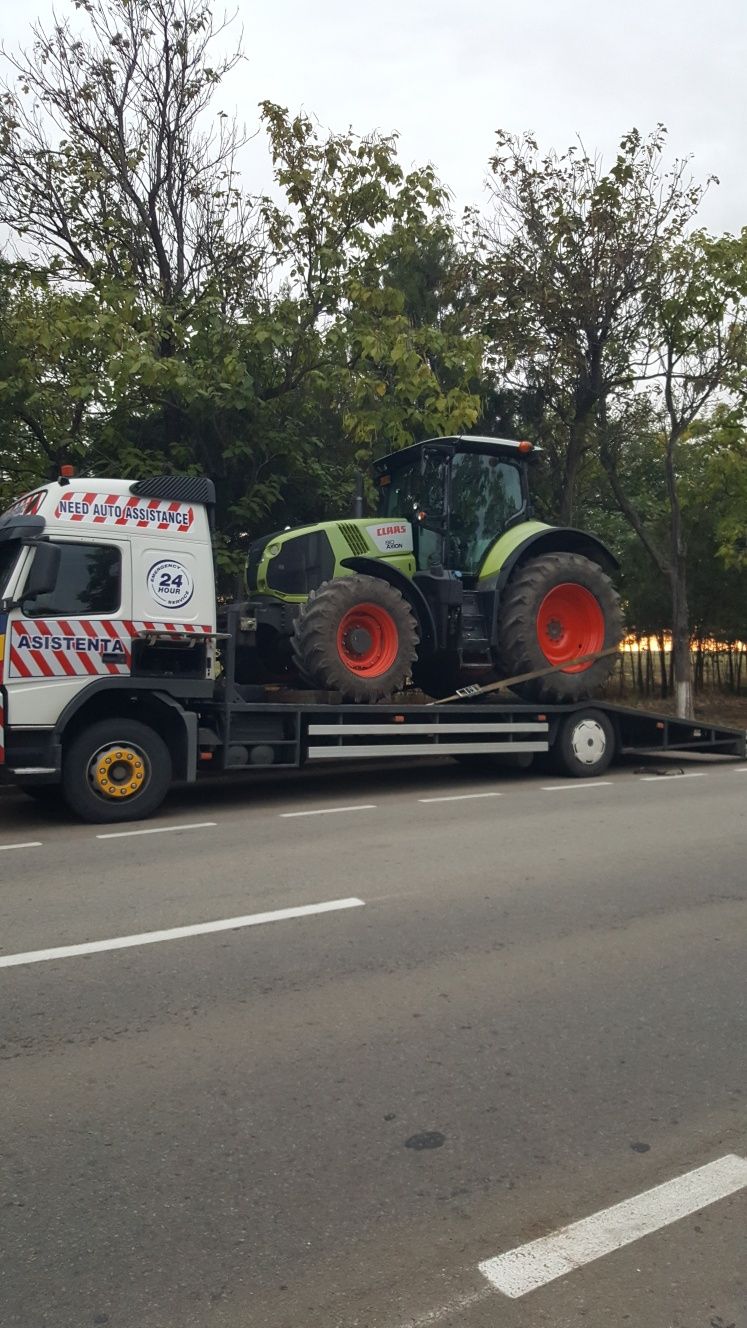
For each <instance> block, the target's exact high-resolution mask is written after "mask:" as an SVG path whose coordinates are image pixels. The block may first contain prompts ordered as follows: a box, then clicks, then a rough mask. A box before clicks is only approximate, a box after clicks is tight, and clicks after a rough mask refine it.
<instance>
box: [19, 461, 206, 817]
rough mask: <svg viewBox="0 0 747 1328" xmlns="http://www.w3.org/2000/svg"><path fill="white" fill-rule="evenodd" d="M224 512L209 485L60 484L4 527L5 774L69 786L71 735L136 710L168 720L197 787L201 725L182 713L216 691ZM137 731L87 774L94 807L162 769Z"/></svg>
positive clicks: (175, 755) (172, 480)
mask: <svg viewBox="0 0 747 1328" xmlns="http://www.w3.org/2000/svg"><path fill="white" fill-rule="evenodd" d="M213 501H214V490H213V485H212V483H211V481H209V480H206V479H203V478H190V477H187V476H163V477H157V478H155V479H151V480H141V481H138V482H135V483H133V482H130V481H127V480H121V479H118V480H112V479H88V478H86V479H76V478H69V477H67V476H65V475H64V474H63V475H62V476H61V477H60V479H59V480H56V481H54V482H50V483H49V484H47V485H45V486H44V487H42V488H39V489H36V490H34V492H32V493H29V494H25V495H24V496H23V497H21V498H19V499H18V500H17V501H16V502H15V503H13V505H12V506H11V507H10V508H9V510H8V511H7V512H5V513H4V514H3V516H2V517H0V685H1V688H0V763H4V764H5V765H6V767H7V768H8V771H9V773H12V775H13V777H14V779H15V780H16V782H18V783H21V784H22V785H24V786H27V787H28V788H29V790H32V789H33V788H35V787H38V788H41V787H43V786H44V783H45V781H54V782H58V781H59V779H60V775H61V755H62V737H63V733H65V732H67V733H68V738H69V737H70V734H71V732H72V731H73V729H77V730H83V729H86V728H88V727H90V726H91V725H93V724H95V723H97V722H101V721H102V720H103V719H104V718H105V717H106V716H107V715H110V714H111V713H112V712H113V711H119V712H120V713H121V714H122V715H123V717H124V716H130V717H131V719H132V720H134V719H135V711H136V710H137V719H138V721H139V722H142V721H143V720H144V718H147V717H150V718H151V719H153V717H154V715H155V714H156V712H160V713H159V721H161V720H163V717H164V715H165V716H166V717H167V718H166V730H167V732H166V738H167V745H169V746H170V747H171V748H172V749H173V750H172V754H171V758H170V759H171V761H172V764H174V760H175V763H176V765H177V768H178V767H179V765H182V766H184V772H183V773H184V774H185V776H188V773H189V772H188V771H187V768H186V767H187V761H186V759H182V758H185V757H186V749H187V747H188V746H189V739H190V733H189V730H194V727H195V724H196V716H194V715H187V716H186V717H185V719H184V720H183V719H182V718H181V717H180V716H179V715H178V711H179V709H180V707H175V706H174V704H173V702H174V698H178V697H180V696H186V695H189V696H190V697H195V696H197V697H198V698H199V695H200V692H201V691H204V693H205V694H206V695H208V694H210V693H211V692H212V689H213V675H214V664H215V649H214V646H215V634H216V604H215V579H214V571H213V557H212V546H211V532H210V512H211V508H212V504H213ZM177 719H178V723H177V722H176V721H177ZM71 726H73V728H71ZM126 727H127V726H126V725H124V727H123V728H122V733H121V734H120V739H119V740H117V739H116V737H115V738H114V740H113V741H112V742H110V743H109V744H108V747H107V750H106V751H105V753H104V755H103V756H101V759H99V756H100V753H99V752H98V750H97V751H96V752H95V753H93V754H92V756H91V761H90V762H89V766H90V768H89V770H88V774H87V779H88V783H89V784H90V785H91V787H92V790H93V796H100V791H101V786H103V785H104V784H105V785H106V788H107V793H108V794H109V796H110V797H111V798H115V794H116V799H115V800H117V801H120V802H122V804H124V803H125V802H126V800H127V798H128V796H129V795H130V794H134V793H136V792H138V790H140V789H141V788H142V786H143V784H144V783H145V782H147V780H148V779H149V778H150V772H149V769H148V767H149V765H150V764H151V763H150V762H149V760H148V754H147V753H146V752H144V751H141V750H140V749H139V748H138V744H137V742H135V741H134V740H130V741H129V742H126V741H125V740H124V739H125V737H126V733H125V729H126ZM158 727H159V729H160V730H161V732H163V731H164V730H163V723H161V722H159V726H158ZM182 730H187V731H184V732H182ZM192 737H193V738H194V733H193V734H192ZM120 748H122V749H123V750H124V749H125V748H126V752H125V757H124V758H122V759H120V760H119V761H118V760H117V759H115V757H113V756H112V752H113V751H114V749H116V750H119V749H120ZM110 749H111V750H110ZM180 753H181V756H180ZM94 758H95V759H94ZM125 758H126V759H125ZM97 760H98V765H97V764H96V761H97ZM192 764H193V763H192ZM100 767H101V768H103V769H104V772H105V773H103V774H98V773H97V771H98V770H99V768H100ZM112 773H113V776H114V778H112ZM97 781H98V783H97ZM133 784H134V786H135V787H134V788H133V787H132V785H133ZM84 791H85V790H84ZM123 809H124V808H123Z"/></svg>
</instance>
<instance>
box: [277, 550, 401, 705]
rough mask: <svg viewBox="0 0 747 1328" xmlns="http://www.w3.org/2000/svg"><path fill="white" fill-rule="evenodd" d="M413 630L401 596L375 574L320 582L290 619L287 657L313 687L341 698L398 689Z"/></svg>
mask: <svg viewBox="0 0 747 1328" xmlns="http://www.w3.org/2000/svg"><path fill="white" fill-rule="evenodd" d="M417 645H418V629H417V624H416V622H415V616H414V614H413V612H412V609H411V608H410V605H409V604H408V603H407V600H406V599H405V598H404V596H403V595H402V594H401V593H400V592H399V590H397V589H396V588H395V587H394V586H391V585H390V584H389V582H388V581H379V580H378V578H377V577H375V576H346V577H338V578H336V579H335V580H334V581H325V582H324V583H323V584H322V585H321V586H320V587H319V589H318V590H316V591H312V593H311V595H310V596H309V599H308V602H307V603H306V604H305V605H304V607H303V608H302V610H301V612H300V614H299V615H298V618H297V619H296V623H295V628H294V632H293V658H294V659H295V662H296V665H297V667H298V669H299V670H300V672H301V673H302V674H303V676H304V677H305V678H307V679H308V681H309V682H310V683H312V685H314V686H315V687H321V688H324V689H325V690H329V691H335V692H341V693H342V697H343V700H345V701H378V700H380V699H381V698H382V697H386V696H391V695H392V693H393V692H396V691H399V689H400V688H401V687H403V686H404V685H405V683H406V681H407V679H408V678H409V676H410V673H411V671H412V666H413V663H414V661H415V657H416V654H417Z"/></svg>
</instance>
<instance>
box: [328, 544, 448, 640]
mask: <svg viewBox="0 0 747 1328" xmlns="http://www.w3.org/2000/svg"><path fill="white" fill-rule="evenodd" d="M340 566H341V567H348V568H349V569H350V571H351V572H361V573H363V574H364V575H365V576H377V577H378V578H379V580H380V581H388V582H389V584H390V586H394V588H395V589H396V590H399V592H400V594H402V595H403V596H404V598H405V599H406V600H407V602H408V604H409V605H410V608H411V609H412V611H413V613H414V614H415V617H416V619H417V623H418V627H419V628H420V642H421V645H423V646H425V648H426V650H427V651H428V652H429V653H430V652H431V651H433V650H435V649H436V625H435V623H434V621H433V614H432V613H431V608H430V605H429V603H428V601H427V599H426V598H425V595H424V594H423V592H422V590H420V589H419V587H418V586H416V585H415V583H414V582H413V581H410V580H409V578H408V577H406V576H405V574H404V572H400V570H399V568H398V567H392V566H390V564H389V563H387V562H385V561H384V560H383V559H382V560H379V559H377V558H343V559H342V560H341V563H340Z"/></svg>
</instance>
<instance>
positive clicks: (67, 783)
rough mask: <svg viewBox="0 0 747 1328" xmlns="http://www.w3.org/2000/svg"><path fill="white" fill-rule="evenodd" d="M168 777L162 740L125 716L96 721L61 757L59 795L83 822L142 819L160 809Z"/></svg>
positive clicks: (167, 756)
mask: <svg viewBox="0 0 747 1328" xmlns="http://www.w3.org/2000/svg"><path fill="white" fill-rule="evenodd" d="M118 757H119V759H118ZM138 762H139V763H140V764H139V766H138ZM128 770H129V772H130V777H129V778H128V777H125V774H126V772H127V771H128ZM104 772H106V773H104ZM122 772H125V773H124V774H123V773H122ZM171 777H172V766H171V756H170V753H169V749H168V747H167V746H166V743H165V742H164V740H163V738H162V737H161V736H160V735H159V734H158V733H156V731H155V729H152V728H150V727H149V726H148V725H147V724H141V723H140V721H139V720H137V719H130V718H128V717H126V716H123V717H122V718H121V719H118V718H117V717H116V716H114V717H112V718H111V719H101V720H99V721H98V722H97V723H96V724H91V725H90V726H89V727H88V728H86V729H83V730H82V731H81V732H80V733H78V734H77V735H76V736H75V737H74V738H73V739H72V741H71V743H70V745H69V747H67V749H66V750H65V751H64V753H63V758H62V796H63V797H64V799H65V801H66V803H67V805H68V807H69V808H70V810H71V811H72V812H74V813H75V815H76V816H79V817H80V818H81V820H83V821H89V822H96V823H100V822H105V821H134V820H141V819H145V817H146V816H150V815H152V813H153V812H154V811H155V810H156V808H157V807H160V805H161V803H162V802H163V799H164V798H165V796H166V793H167V792H168V789H169V786H170V784H171Z"/></svg>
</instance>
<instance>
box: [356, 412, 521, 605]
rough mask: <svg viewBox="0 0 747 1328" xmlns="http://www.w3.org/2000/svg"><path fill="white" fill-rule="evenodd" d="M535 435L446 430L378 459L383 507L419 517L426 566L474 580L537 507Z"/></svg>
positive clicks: (389, 513)
mask: <svg viewBox="0 0 747 1328" xmlns="http://www.w3.org/2000/svg"><path fill="white" fill-rule="evenodd" d="M533 451H534V448H533V446H532V444H531V443H528V442H514V441H512V440H509V439H494V438H478V437H464V438H439V439H429V440H427V441H425V442H423V443H417V444H415V445H414V446H412V447H406V448H403V449H402V451H400V452H394V453H392V454H391V455H390V456H386V457H382V458H381V459H380V460H379V461H377V462H376V463H375V466H374V473H375V478H376V481H377V485H378V490H379V514H380V516H382V517H385V518H390V519H394V518H399V519H400V520H406V521H409V522H411V523H412V530H413V543H414V553H415V559H416V562H417V568H418V571H419V572H425V573H427V572H431V571H433V570H435V569H437V568H444V569H446V570H447V571H449V572H451V573H452V574H455V575H456V576H458V577H460V578H461V579H462V580H463V582H464V585H465V587H471V586H474V585H475V583H476V581H477V578H478V575H479V571H480V567H481V565H482V563H483V561H484V559H485V556H486V554H487V553H488V550H489V549H490V548H491V546H492V545H493V544H495V542H496V540H497V539H499V538H500V536H501V535H503V534H504V533H505V532H506V530H508V529H509V528H510V527H511V526H513V525H516V524H518V523H519V522H520V521H526V520H527V518H528V515H529V486H528V481H527V465H528V461H529V457H530V455H531V453H532V452H533Z"/></svg>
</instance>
